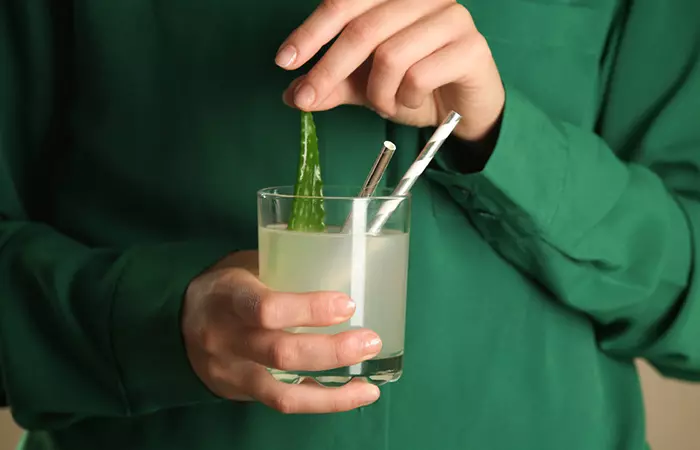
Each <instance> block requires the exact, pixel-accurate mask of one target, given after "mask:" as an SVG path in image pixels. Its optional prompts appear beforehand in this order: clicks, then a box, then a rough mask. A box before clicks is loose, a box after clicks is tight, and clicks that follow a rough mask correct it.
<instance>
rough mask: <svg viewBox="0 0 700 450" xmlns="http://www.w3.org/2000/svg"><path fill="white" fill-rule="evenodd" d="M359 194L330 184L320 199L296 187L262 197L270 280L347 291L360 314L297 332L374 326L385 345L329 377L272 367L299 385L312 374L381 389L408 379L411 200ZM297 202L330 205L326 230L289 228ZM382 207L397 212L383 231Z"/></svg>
mask: <svg viewBox="0 0 700 450" xmlns="http://www.w3.org/2000/svg"><path fill="white" fill-rule="evenodd" d="M359 191H360V188H359V187H357V188H347V187H326V188H324V195H323V197H318V198H315V197H297V196H295V195H294V188H293V187H292V186H285V187H274V188H267V189H263V190H261V191H259V192H258V236H259V238H258V239H259V254H260V279H261V280H262V282H263V283H265V284H266V285H267V286H268V287H270V288H271V289H274V290H278V291H284V292H300V293H301V292H313V291H336V292H343V293H345V294H347V295H349V296H350V297H351V298H352V299H353V300H354V301H355V303H356V305H357V308H356V311H355V314H354V316H353V317H352V318H351V319H350V320H349V321H347V322H345V323H342V324H339V325H334V326H331V327H323V328H294V329H292V330H289V331H291V332H295V333H302V332H303V333H325V334H336V333H339V332H343V331H347V330H350V329H354V328H368V329H371V330H373V331H375V332H376V333H378V334H379V336H380V337H381V339H382V344H383V347H382V351H381V353H380V354H379V355H377V356H376V357H375V358H374V359H372V360H369V361H365V362H363V363H361V364H357V365H354V366H349V367H341V368H337V369H333V370H328V371H323V372H285V371H279V370H274V369H270V372H271V373H272V374H273V375H274V376H275V377H276V378H277V379H278V380H280V381H284V382H287V383H298V382H300V381H302V380H303V379H304V378H306V377H312V378H314V379H315V380H316V381H318V382H319V383H321V384H324V385H329V386H338V385H342V384H345V383H347V382H349V381H350V380H352V379H353V378H363V379H365V380H367V381H369V382H371V383H374V384H378V385H380V384H384V383H387V382H393V381H396V380H398V379H399V378H400V377H401V374H402V371H403V351H404V333H405V323H406V284H407V280H406V278H407V271H408V254H409V231H410V214H411V199H410V196H405V197H392V196H391V193H390V191H388V190H381V189H378V190H377V191H378V192H377V193H376V194H375V196H373V197H370V198H358V197H357V196H356V195H357V193H358V192H359ZM295 202H297V203H296V206H297V207H298V206H300V203H299V202H307V205H309V204H311V202H322V204H323V208H324V210H325V225H326V229H325V231H319V232H302V231H291V230H288V229H287V223H288V221H289V218H290V214H291V212H292V207H293V205H295ZM317 204H319V203H317ZM382 206H383V207H384V209H382V211H387V209H386V208H387V206H389V207H390V208H389V209H390V210H393V213H391V215H390V216H389V218H388V220H385V221H382V222H381V223H382V224H383V226H381V227H379V228H378V227H377V223H378V222H377V221H376V219H377V217H378V216H377V212H378V211H379V209H380V207H382ZM380 216H381V214H380ZM383 217H385V218H386V215H384V216H383ZM373 225H374V226H373Z"/></svg>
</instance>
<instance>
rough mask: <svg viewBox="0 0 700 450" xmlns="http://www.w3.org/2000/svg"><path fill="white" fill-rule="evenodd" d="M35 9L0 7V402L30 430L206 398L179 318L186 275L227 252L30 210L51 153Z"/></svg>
mask: <svg viewBox="0 0 700 450" xmlns="http://www.w3.org/2000/svg"><path fill="white" fill-rule="evenodd" d="M38 5H41V2H1V3H0V380H2V384H1V385H0V387H1V388H2V389H0V391H4V393H3V395H0V397H5V399H6V400H7V401H8V402H9V403H10V405H11V408H12V411H13V414H14V416H15V418H16V420H17V421H18V422H19V424H20V425H22V426H24V427H25V428H30V429H37V428H40V429H48V428H57V427H63V426H66V425H68V424H70V423H73V422H75V421H78V420H81V419H83V418H87V417H107V416H111V417H115V416H130V415H136V414H143V413H148V412H150V411H153V410H155V409H159V408H166V407H174V406H181V405H186V404H190V403H193V402H202V401H215V400H216V399H215V398H214V396H213V394H211V393H210V392H209V391H208V390H207V389H206V388H205V387H204V385H203V384H202V383H201V382H200V381H199V379H198V378H197V377H196V375H195V374H194V372H193V371H192V369H191V367H190V365H189V361H188V359H187V356H186V353H185V350H184V345H183V342H182V336H181V332H180V319H179V315H180V309H181V304H182V299H183V293H184V291H185V289H186V286H187V285H188V283H189V281H190V280H191V279H192V278H193V277H194V276H196V275H197V274H198V273H199V272H201V271H202V270H204V269H205V268H206V267H207V266H208V265H210V264H213V263H214V262H215V261H216V260H218V259H219V258H220V257H221V256H223V255H224V254H225V253H226V249H223V248H220V247H217V246H215V245H212V244H209V243H204V242H185V243H173V244H163V245H155V246H151V247H143V248H132V249H126V250H119V251H118V250H116V249H109V248H93V247H89V246H88V245H84V244H82V243H80V242H77V241H76V240H74V239H71V238H69V237H68V236H66V235H64V234H61V233H59V232H58V231H57V230H55V229H52V228H51V227H49V226H48V225H46V224H43V223H40V222H39V221H37V220H35V219H34V217H35V213H34V214H31V213H29V212H28V211H36V210H37V206H36V205H37V204H38V203H37V202H36V201H33V202H29V201H28V198H33V199H35V198H36V197H35V196H33V195H29V194H30V193H32V192H33V191H32V189H33V188H34V185H35V184H36V174H38V173H41V169H42V163H45V161H46V159H45V158H43V155H46V154H47V152H50V151H51V150H52V149H51V148H50V146H48V145H47V144H46V143H47V142H49V141H50V140H49V139H46V136H47V135H48V129H49V123H50V117H51V114H52V113H51V109H52V103H51V102H52V100H51V99H52V98H53V94H52V93H51V86H52V79H53V76H52V65H51V61H52V59H53V51H52V49H51V48H50V45H49V44H48V43H49V42H50V41H51V34H52V33H53V32H54V30H53V28H52V27H53V25H52V22H51V20H50V19H49V17H50V16H51V14H52V12H51V11H50V7H49V6H43V7H40V6H38ZM32 180H35V181H34V183H32ZM30 206H32V207H30Z"/></svg>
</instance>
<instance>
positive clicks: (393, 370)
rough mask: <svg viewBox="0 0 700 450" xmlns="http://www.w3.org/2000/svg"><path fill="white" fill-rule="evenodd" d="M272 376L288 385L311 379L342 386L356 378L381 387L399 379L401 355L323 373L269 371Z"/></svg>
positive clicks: (333, 385) (401, 367)
mask: <svg viewBox="0 0 700 450" xmlns="http://www.w3.org/2000/svg"><path fill="white" fill-rule="evenodd" d="M269 370H270V373H271V374H272V376H274V377H275V378H276V379H277V380H278V381H282V382H283V383H289V384H298V383H301V382H302V381H304V379H306V378H313V379H314V380H316V382H318V383H320V384H322V385H324V386H329V387H337V386H342V385H344V384H347V383H349V382H350V381H351V380H354V379H356V378H359V379H363V380H365V381H367V382H368V383H372V384H374V385H377V386H381V385H383V384H386V383H393V382H395V381H397V380H398V379H399V378H401V374H402V373H403V354H401V355H397V356H390V357H388V358H382V359H372V360H369V361H365V362H363V363H361V364H355V365H354V366H347V367H341V368H338V369H333V370H326V371H323V372H285V371H282V370H276V369H269Z"/></svg>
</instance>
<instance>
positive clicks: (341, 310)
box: [333, 297, 355, 319]
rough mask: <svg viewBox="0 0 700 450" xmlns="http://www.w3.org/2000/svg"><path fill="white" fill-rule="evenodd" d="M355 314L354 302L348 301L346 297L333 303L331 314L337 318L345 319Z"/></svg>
mask: <svg viewBox="0 0 700 450" xmlns="http://www.w3.org/2000/svg"><path fill="white" fill-rule="evenodd" d="M354 312H355V302H353V301H352V300H349V299H348V298H347V297H341V298H338V299H336V300H335V301H334V303H333V314H335V316H336V317H338V318H343V319H344V318H346V317H349V316H351V315H352V313H354Z"/></svg>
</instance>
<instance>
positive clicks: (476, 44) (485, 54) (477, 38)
mask: <svg viewBox="0 0 700 450" xmlns="http://www.w3.org/2000/svg"><path fill="white" fill-rule="evenodd" d="M471 53H472V57H473V58H474V59H476V60H477V61H491V59H492V55H491V47H490V46H489V43H488V41H487V40H486V38H485V37H484V35H482V34H480V33H475V35H474V36H473V37H472V39H471Z"/></svg>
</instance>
